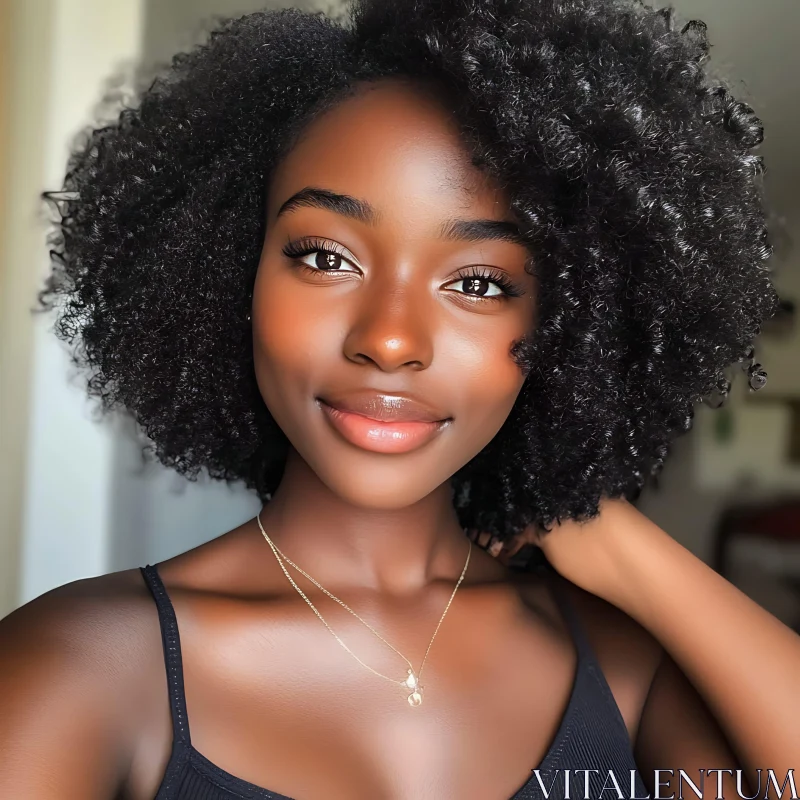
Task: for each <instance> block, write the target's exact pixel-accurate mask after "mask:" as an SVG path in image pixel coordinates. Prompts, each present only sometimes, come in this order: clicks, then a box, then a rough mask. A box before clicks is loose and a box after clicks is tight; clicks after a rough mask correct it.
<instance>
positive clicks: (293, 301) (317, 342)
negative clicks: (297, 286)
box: [253, 272, 333, 425]
mask: <svg viewBox="0 0 800 800" xmlns="http://www.w3.org/2000/svg"><path fill="white" fill-rule="evenodd" d="M308 294H311V295H312V297H308V296H305V297H303V298H300V297H298V294H297V292H296V291H294V292H293V291H292V285H291V283H290V281H289V280H287V278H286V277H285V276H281V275H280V274H279V273H278V274H275V272H272V273H271V274H269V277H268V278H267V276H266V275H262V274H261V273H259V277H258V279H257V281H256V285H255V287H254V290H253V353H254V361H255V371H256V377H257V379H258V384H259V388H260V389H261V394H262V397H263V398H264V402H265V403H266V404H267V407H268V408H269V410H270V411H271V412H272V414H273V416H275V418H276V420H277V421H278V423H279V424H281V425H283V424H288V423H289V420H288V419H287V418H286V417H287V416H288V415H287V414H286V413H284V409H287V410H288V409H290V408H291V407H293V406H295V405H296V404H297V403H298V401H299V402H305V401H306V400H309V401H310V400H311V399H312V398H311V396H310V393H311V391H312V389H311V387H313V386H314V385H316V384H315V380H316V379H317V377H318V375H319V374H320V373H321V371H322V370H321V367H323V366H324V364H325V363H326V362H329V361H330V358H331V354H330V353H328V352H327V351H326V349H325V348H326V347H329V346H330V344H331V342H332V341H333V337H332V336H331V335H330V331H329V330H327V327H326V323H325V319H326V318H325V316H324V315H323V314H318V313H315V310H314V307H313V300H314V298H313V292H311V293H308Z"/></svg>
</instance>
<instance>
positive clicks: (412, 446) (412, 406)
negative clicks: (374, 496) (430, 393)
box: [318, 390, 451, 453]
mask: <svg viewBox="0 0 800 800" xmlns="http://www.w3.org/2000/svg"><path fill="white" fill-rule="evenodd" d="M318 403H319V406H320V408H321V409H322V411H323V412H324V414H325V417H326V419H327V420H328V422H329V423H330V424H331V426H332V427H333V428H334V430H336V431H337V432H338V433H339V434H340V435H341V436H342V437H343V438H344V439H346V440H347V441H348V442H350V443H351V444H354V445H356V446H357V447H359V448H361V449H364V450H370V451H372V452H377V453H406V452H409V451H411V450H416V449H417V448H419V447H422V446H423V445H424V444H427V443H428V442H429V441H430V440H431V439H433V438H434V437H436V436H437V435H438V434H439V433H440V432H441V431H442V430H443V429H444V428H446V427H447V426H448V425H449V424H450V422H451V418H450V417H448V416H446V415H445V414H444V413H443V412H442V411H440V410H438V409H435V408H433V407H432V406H430V405H428V404H427V403H423V402H422V401H420V400H419V399H417V398H414V397H411V396H410V395H407V394H402V395H399V394H392V395H389V394H384V393H381V392H375V391H372V390H369V391H360V392H353V393H349V394H347V395H336V396H333V395H331V396H326V397H325V398H321V397H320V398H318Z"/></svg>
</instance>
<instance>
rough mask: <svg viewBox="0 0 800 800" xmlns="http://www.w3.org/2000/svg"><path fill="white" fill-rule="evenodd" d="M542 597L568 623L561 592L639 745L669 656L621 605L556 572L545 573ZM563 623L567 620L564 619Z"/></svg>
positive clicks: (542, 582) (549, 570)
mask: <svg viewBox="0 0 800 800" xmlns="http://www.w3.org/2000/svg"><path fill="white" fill-rule="evenodd" d="M542 575H544V576H545V577H544V579H543V580H542V579H541V578H540V582H541V584H542V590H541V591H542V594H543V595H546V597H547V599H546V600H545V601H544V602H545V604H546V606H547V607H548V612H549V613H550V614H552V615H553V617H554V618H556V617H558V618H559V619H561V618H562V614H561V610H560V608H559V604H558V601H557V593H560V594H561V595H562V596H563V597H564V598H565V599H566V601H567V602H568V603H569V605H570V606H571V608H572V609H573V611H574V615H575V617H576V619H577V622H578V624H579V626H580V628H581V629H582V631H583V633H584V635H585V637H586V639H587V641H588V643H589V646H590V648H591V650H592V651H593V653H594V655H595V657H596V659H597V663H598V664H599V666H600V670H601V671H602V673H603V677H604V678H605V680H606V682H607V683H608V686H609V688H610V689H611V692H612V694H613V696H614V699H615V701H616V703H617V706H618V708H619V710H620V713H621V714H622V717H623V719H624V720H625V723H626V726H627V728H628V732H629V734H630V736H631V740H632V741H633V740H635V737H636V734H637V732H638V728H639V723H640V721H641V717H642V712H643V710H644V705H645V701H646V700H647V696H648V693H649V691H650V687H651V685H652V683H653V679H654V677H655V675H656V671H657V670H658V667H659V664H660V663H661V661H662V659H663V657H664V650H663V647H662V646H661V644H660V643H659V642H658V640H656V639H655V638H654V637H653V636H652V634H651V633H650V632H649V631H648V630H647V629H646V628H644V627H643V626H642V625H640V624H639V623H638V622H637V621H636V620H634V619H633V618H631V617H630V616H628V614H626V613H625V612H623V611H621V610H620V609H619V608H617V607H616V606H614V605H612V604H611V603H609V602H607V601H606V600H603V599H602V598H600V597H597V596H596V595H594V594H591V593H590V592H587V591H585V590H583V589H581V588H580V587H578V586H576V585H575V584H573V583H571V582H569V581H567V580H566V579H564V578H562V577H561V576H560V575H559V574H558V573H557V572H555V570H552V569H546V570H543V571H542ZM561 622H562V623H565V620H563V619H561Z"/></svg>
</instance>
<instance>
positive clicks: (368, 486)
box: [320, 471, 449, 511]
mask: <svg viewBox="0 0 800 800" xmlns="http://www.w3.org/2000/svg"><path fill="white" fill-rule="evenodd" d="M320 477H321V478H322V479H323V480H324V482H325V484H326V485H327V486H328V488H329V489H330V490H331V491H332V492H335V493H336V495H337V496H339V497H341V498H342V500H345V501H346V502H348V503H350V504H351V505H353V506H356V507H358V508H369V509H373V510H375V511H394V510H398V509H401V508H407V507H408V506H412V505H414V504H415V503H418V502H419V501H420V500H422V499H423V498H425V497H427V496H428V495H429V494H430V493H431V492H433V491H435V490H436V489H438V488H439V487H440V486H441V485H442V483H444V482H445V481H447V480H448V479H449V476H444V477H443V478H442V480H440V481H436V479H435V478H433V479H430V478H429V479H428V480H427V481H421V480H414V479H413V476H411V475H408V474H407V473H406V478H407V479H406V480H395V479H394V478H390V477H388V476H386V475H381V473H380V471H372V474H371V475H364V474H354V473H348V474H347V475H346V476H345V475H341V474H338V475H334V476H331V478H330V480H327V479H326V478H325V477H324V476H322V475H320Z"/></svg>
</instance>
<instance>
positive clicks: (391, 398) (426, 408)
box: [320, 389, 450, 422]
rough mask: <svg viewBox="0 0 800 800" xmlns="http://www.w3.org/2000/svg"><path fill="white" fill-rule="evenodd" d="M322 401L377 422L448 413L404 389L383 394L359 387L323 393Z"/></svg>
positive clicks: (414, 419) (422, 418) (439, 418)
mask: <svg viewBox="0 0 800 800" xmlns="http://www.w3.org/2000/svg"><path fill="white" fill-rule="evenodd" d="M320 399H321V400H322V402H324V403H326V404H327V405H329V406H331V408H335V409H338V410H339V411H349V412H350V413H351V414H360V415H361V416H362V417H369V418H370V419H374V420H378V421H379V422H443V421H445V420H447V419H449V418H450V417H449V416H448V415H447V414H445V413H444V412H443V411H441V410H438V409H436V408H434V407H433V406H431V405H429V404H427V403H424V402H423V401H422V400H420V399H418V398H415V397H413V396H412V395H409V394H407V393H403V394H399V393H398V394H386V393H383V392H376V391H375V390H369V389H367V390H359V391H356V392H349V393H347V394H338V395H337V394H333V395H326V396H325V397H321V398H320Z"/></svg>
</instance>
